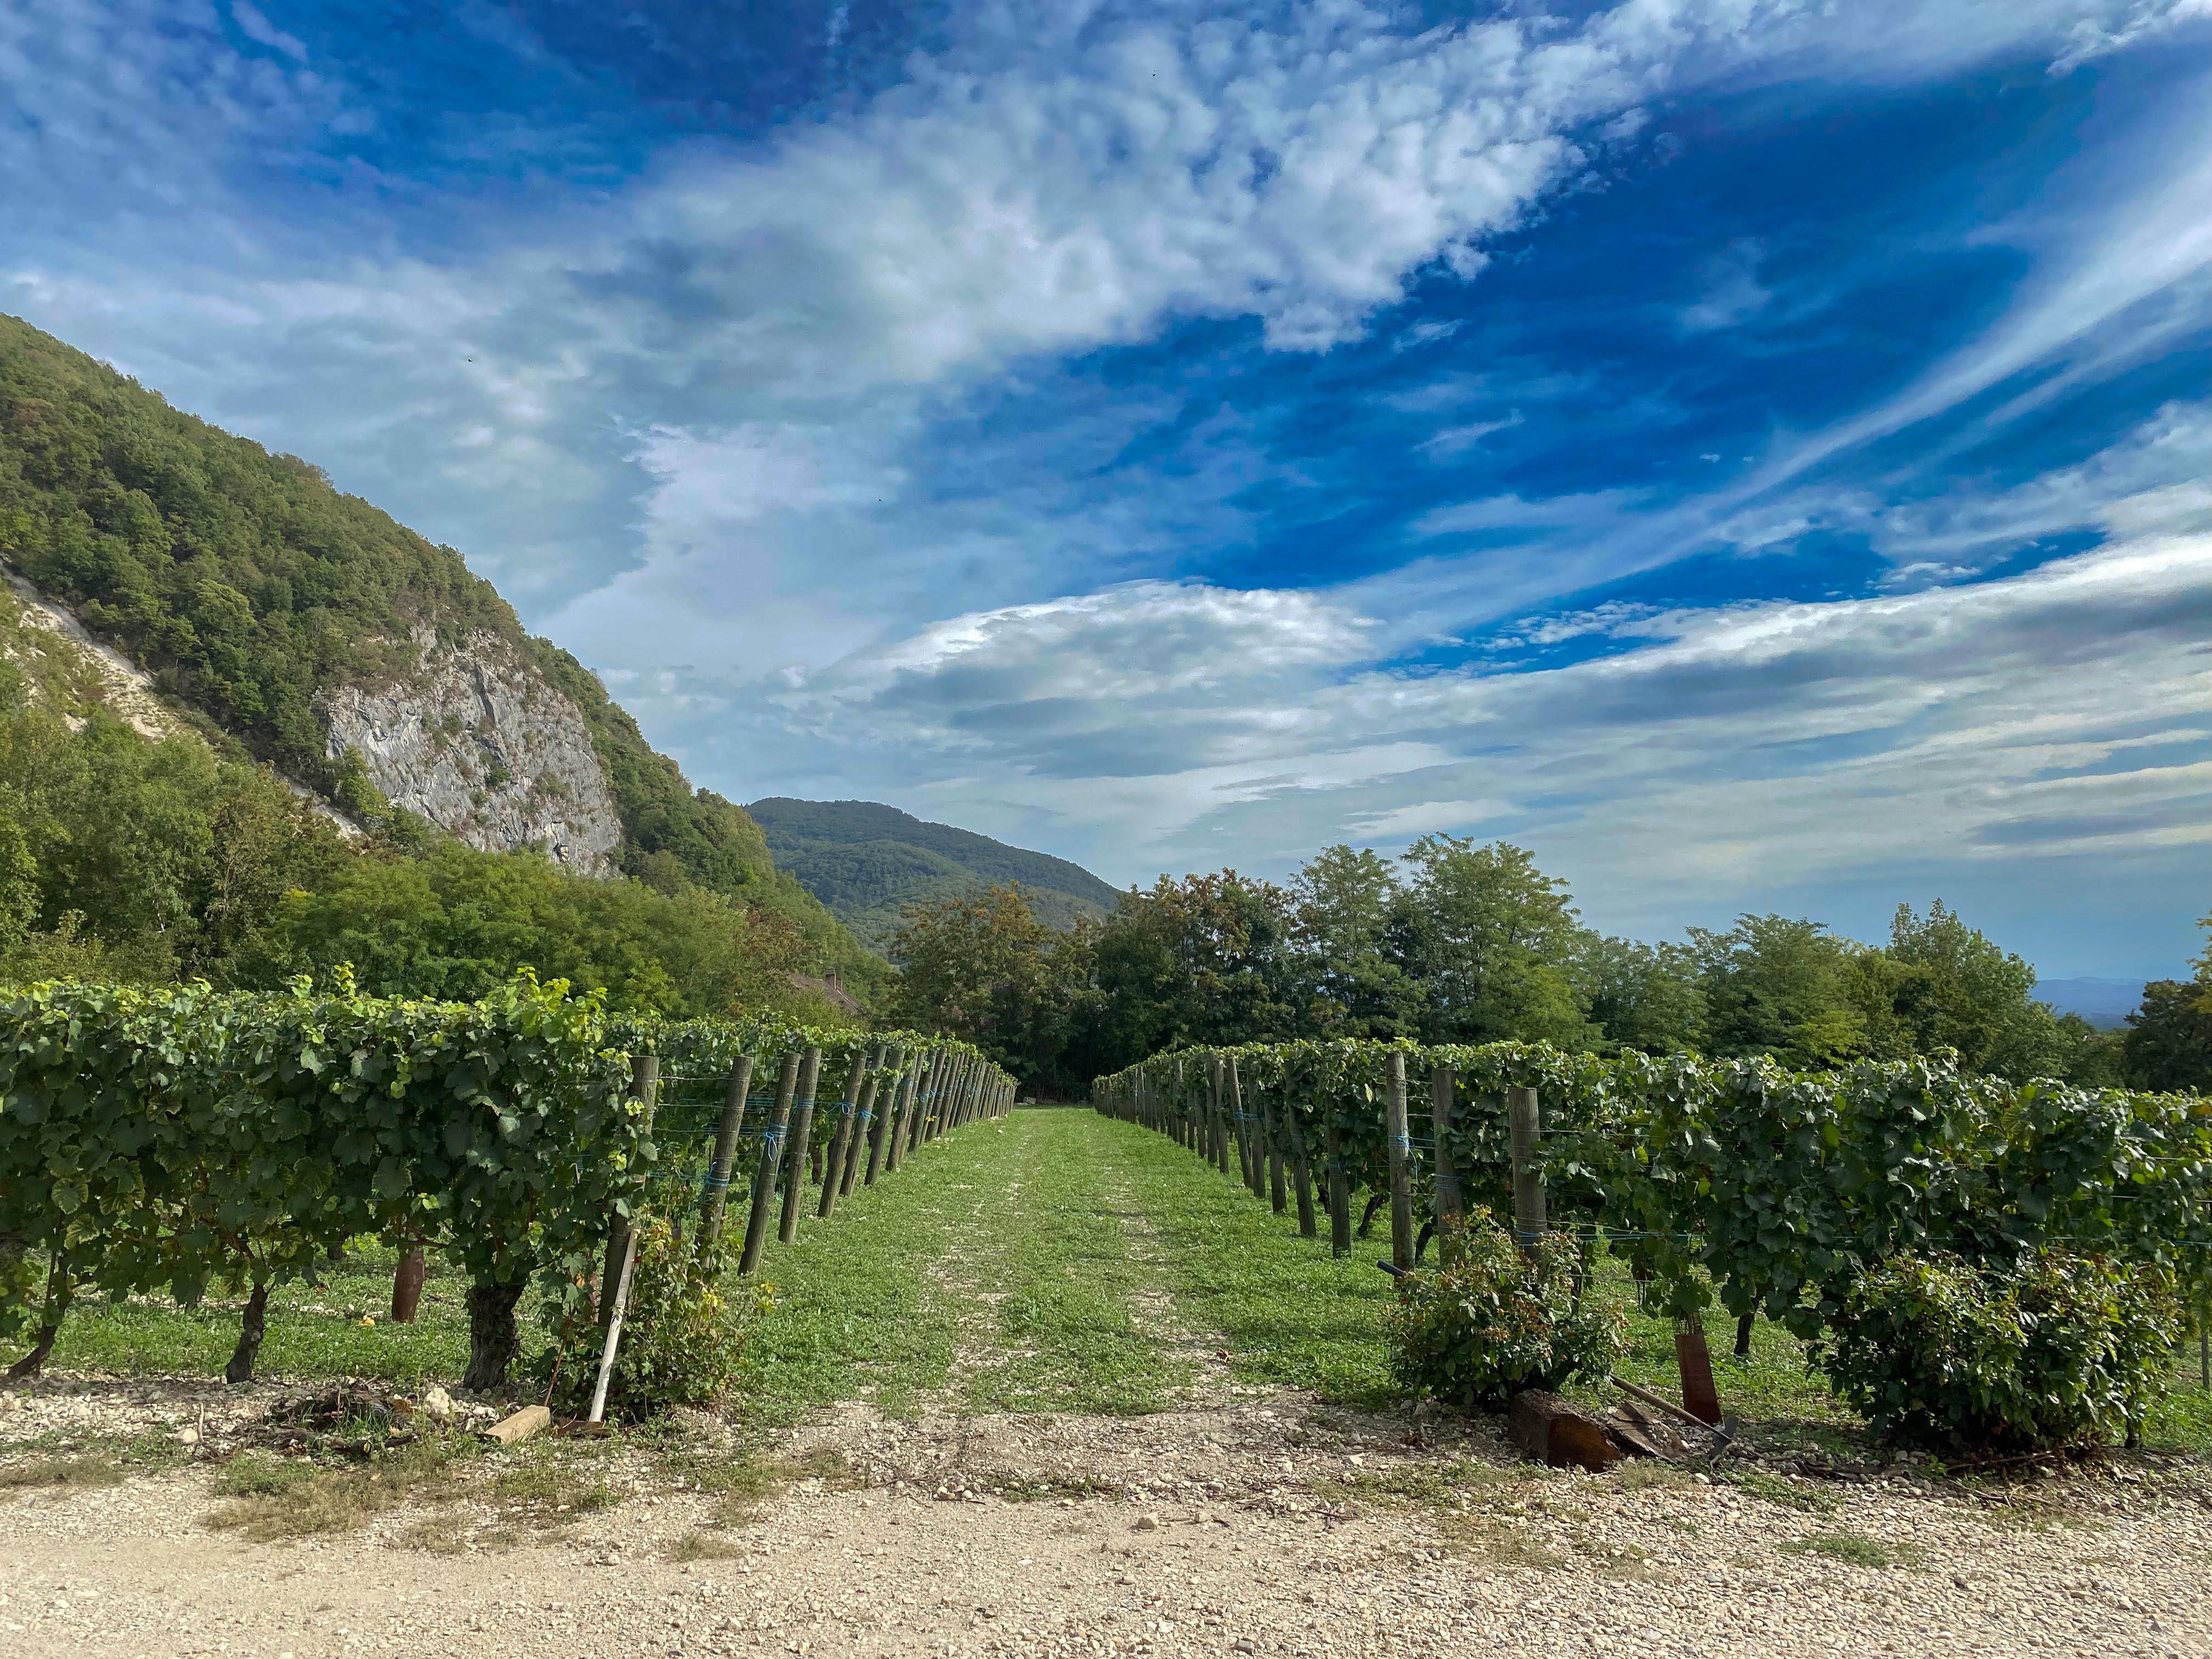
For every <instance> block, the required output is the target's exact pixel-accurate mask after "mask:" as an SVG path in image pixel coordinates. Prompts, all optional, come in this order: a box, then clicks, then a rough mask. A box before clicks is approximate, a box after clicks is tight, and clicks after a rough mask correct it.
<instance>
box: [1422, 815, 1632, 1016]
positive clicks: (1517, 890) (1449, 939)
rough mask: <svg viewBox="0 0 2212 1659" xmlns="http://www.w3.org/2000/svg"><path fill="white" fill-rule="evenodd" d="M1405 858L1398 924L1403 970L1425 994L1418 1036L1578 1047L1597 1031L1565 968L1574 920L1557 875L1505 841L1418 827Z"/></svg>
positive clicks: (1573, 946) (1575, 942) (1573, 947)
mask: <svg viewBox="0 0 2212 1659" xmlns="http://www.w3.org/2000/svg"><path fill="white" fill-rule="evenodd" d="M1404 861H1405V863H1406V865H1407V866H1408V868H1409V870H1410V871H1411V876H1410V878H1409V879H1408V880H1407V883H1406V884H1405V887H1404V890H1403V892H1402V896H1401V900H1400V903H1399V910H1398V921H1397V927H1396V931H1397V937H1398V939H1399V940H1400V941H1401V943H1400V946H1399V948H1400V951H1401V961H1402V962H1403V963H1404V964H1405V969H1406V972H1407V974H1408V975H1410V976H1411V977H1412V978H1413V979H1415V980H1418V981H1419V982H1420V983H1421V985H1422V987H1423V989H1424V991H1425V993H1426V997H1425V1006H1424V1008H1423V1011H1422V1012H1421V1015H1420V1035H1421V1036H1422V1038H1423V1040H1424V1041H1425V1042H1498V1041H1501V1040H1503V1039H1504V1038H1508V1037H1518V1038H1522V1039H1524V1040H1527V1041H1531V1042H1533V1041H1538V1040H1541V1041H1545V1042H1556V1043H1558V1044H1559V1045H1560V1046H1561V1047H1563V1048H1586V1047H1588V1046H1589V1045H1590V1044H1591V1043H1592V1042H1594V1041H1595V1040H1596V1039H1597V1036H1598V1033H1597V1032H1596V1030H1595V1029H1594V1028H1593V1027H1592V1026H1591V1025H1590V1024H1589V1022H1588V1021H1587V1020H1585V1019H1584V1018H1583V1014H1582V1010H1581V1008H1580V1006H1579V1004H1578V1000H1577V997H1576V995H1575V991H1574V984H1573V981H1572V977H1571V972H1570V969H1569V963H1570V962H1571V959H1572V958H1573V957H1574V955H1575V952H1576V951H1577V947H1578V946H1579V945H1580V943H1581V938H1582V929H1581V928H1580V927H1578V926H1577V923H1576V921H1575V910H1574V907H1573V906H1572V905H1571V904H1570V903H1569V902H1568V900H1567V895H1566V891H1565V887H1566V884H1565V882H1562V881H1559V880H1555V879H1554V878H1552V877H1549V876H1547V875H1545V874H1544V873H1543V872H1541V871H1540V870H1538V869H1537V868H1536V860H1535V858H1534V855H1533V854H1530V853H1528V852H1527V851H1526V850H1524V849H1523V848H1518V847H1513V846H1509V845H1508V844H1507V843H1505V842H1497V843H1495V844H1494V845H1492V846H1489V847H1478V846H1476V845H1475V844H1474V842H1471V841H1468V840H1465V839H1462V837H1460V836H1448V835H1431V836H1422V837H1421V838H1420V839H1419V841H1417V842H1414V843H1413V846H1412V848H1410V849H1408V850H1407V854H1406V855H1405V860H1404Z"/></svg>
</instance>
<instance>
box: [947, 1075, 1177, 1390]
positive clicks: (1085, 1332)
mask: <svg viewBox="0 0 2212 1659" xmlns="http://www.w3.org/2000/svg"><path fill="white" fill-rule="evenodd" d="M1017 1117H1018V1121H1015V1122H1013V1123H1011V1124H1008V1125H1003V1126H999V1125H994V1126H990V1127H986V1128H985V1129H983V1131H982V1132H981V1133H978V1134H976V1135H975V1137H974V1138H973V1139H972V1140H971V1142H970V1144H969V1146H970V1149H971V1150H972V1151H973V1152H974V1154H975V1162H974V1164H973V1165H972V1166H971V1173H970V1176H969V1182H968V1183H966V1184H967V1185H968V1188H969V1190H968V1192H967V1193H966V1194H964V1196H966V1197H968V1198H969V1199H971V1200H973V1202H972V1205H971V1207H970V1210H969V1220H968V1223H967V1225H964V1226H963V1228H962V1229H961V1236H962V1245H961V1249H960V1251H959V1253H958V1255H957V1256H955V1257H954V1258H952V1259H951V1261H947V1262H945V1264H943V1267H944V1271H945V1273H946V1275H947V1277H948V1278H949V1279H951V1282H952V1283H953V1285H955V1286H957V1289H958V1290H959V1291H960V1292H961V1294H962V1295H963V1296H964V1297H967V1298H969V1299H970V1301H971V1304H981V1306H983V1307H986V1308H993V1309H994V1310H995V1316H996V1317H995V1325H996V1328H995V1330H994V1331H992V1332H991V1333H990V1334H991V1335H992V1336H993V1337H994V1339H995V1345H994V1346H995V1351H994V1352H987V1354H986V1355H985V1356H984V1357H982V1358H981V1359H980V1362H979V1363H975V1364H974V1366H973V1369H972V1370H971V1371H970V1372H969V1376H967V1378H966V1380H965V1384H964V1386H963V1389H962V1395H963V1402H962V1403H963V1405H964V1406H965V1407H966V1408H967V1409H969V1410H971V1411H977V1412H988V1411H1066V1412H1098V1413H1136V1412H1148V1411H1156V1410H1158V1409H1159V1408H1160V1407H1164V1406H1165V1405H1167V1404H1168V1403H1169V1402H1170V1401H1171V1400H1172V1399H1173V1398H1174V1397H1175V1396H1176V1394H1177V1393H1178V1392H1179V1391H1180V1390H1182V1389H1183V1388H1184V1387H1185V1386H1186V1385H1187V1384H1188V1382H1189V1381H1190V1378H1191V1374H1192V1372H1193V1370H1194V1367H1193V1366H1192V1364H1191V1363H1190V1362H1189V1361H1188V1359H1185V1358H1179V1357H1177V1356H1176V1354H1175V1353H1174V1352H1172V1351H1171V1349H1170V1346H1169V1342H1168V1340H1167V1334H1166V1333H1164V1332H1162V1331H1158V1330H1155V1331H1151V1332H1147V1331H1146V1330H1144V1329H1142V1328H1140V1327H1139V1322H1138V1314H1137V1309H1136V1304H1135V1298H1137V1297H1139V1296H1140V1295H1141V1294H1142V1293H1143V1292H1144V1291H1147V1290H1149V1289H1151V1288H1152V1287H1153V1285H1154V1284H1155V1281H1156V1279H1157V1277H1158V1275H1157V1272H1156V1270H1155V1269H1154V1268H1153V1267H1152V1265H1151V1264H1149V1263H1146V1262H1143V1261H1138V1260H1136V1259H1134V1258H1133V1256H1132V1255H1131V1253H1130V1247H1129V1238H1128V1235H1127V1230H1126V1226H1125V1212H1126V1210H1127V1206H1126V1204H1125V1202H1124V1200H1122V1199H1121V1195H1120V1194H1121V1182H1122V1180H1123V1178H1124V1177H1123V1164H1125V1162H1126V1161H1127V1160H1126V1158H1125V1156H1124V1154H1125V1153H1126V1152H1131V1151H1143V1150H1146V1149H1143V1148H1130V1147H1127V1146H1126V1145H1124V1144H1122V1143H1121V1140H1120V1139H1119V1138H1117V1137H1115V1136H1112V1135H1110V1134H1109V1133H1104V1132H1105V1131H1107V1130H1108V1129H1109V1120H1107V1119H1104V1118H1101V1117H1099V1116H1098V1115H1097V1114H1095V1113H1091V1112H1068V1111H1055V1112H1028V1113H1020V1114H1018V1115H1017ZM1113 1127H1118V1126H1113Z"/></svg>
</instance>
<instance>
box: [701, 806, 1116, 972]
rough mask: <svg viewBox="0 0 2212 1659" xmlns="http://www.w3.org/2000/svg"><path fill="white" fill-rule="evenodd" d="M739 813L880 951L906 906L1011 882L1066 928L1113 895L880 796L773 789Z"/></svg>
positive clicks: (1074, 873)
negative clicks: (816, 796)
mask: <svg viewBox="0 0 2212 1659" xmlns="http://www.w3.org/2000/svg"><path fill="white" fill-rule="evenodd" d="M745 810H746V811H747V812H748V813H749V814H750V816H751V817H752V819H753V821H754V822H755V823H758V824H759V825H760V827H761V829H762V831H763V834H765V835H766V836H768V842H769V851H770V852H771V853H772V854H774V856H775V861H776V863H777V865H778V866H779V867H780V868H782V869H786V870H788V871H790V872H791V873H792V874H793V875H794V876H795V877H797V878H799V881H800V882H801V883H802V884H804V885H805V887H806V889H807V890H808V891H810V892H811V893H812V894H813V895H814V896H816V897H817V898H818V899H820V900H821V901H822V902H823V904H825V905H827V906H828V907H829V910H830V911H831V913H832V914H833V915H836V917H837V918H838V919H839V920H840V921H842V922H844V924H845V925H846V926H847V927H850V928H851V929H852V930H853V931H854V933H856V934H858V935H859V936H860V938H861V939H865V940H866V941H867V942H868V943H870V944H872V945H875V946H876V947H877V948H878V949H881V948H883V946H884V945H885V944H886V943H887V942H888V941H889V939H890V935H891V934H892V933H893V932H894V931H896V928H897V927H898V924H899V915H900V912H901V911H902V909H903V908H905V907H906V906H907V905H909V904H914V903H919V902H926V901H930V900H935V899H944V898H951V897H956V896H958V895H960V894H962V893H964V892H967V891H969V890H970V889H972V888H975V887H987V886H994V885H996V884H1000V883H1004V882H1010V881H1011V882H1018V883H1020V884H1021V888H1022V891H1023V893H1024V895H1025V896H1027V897H1028V899H1029V902H1030V908H1032V909H1034V910H1035V911H1036V915H1037V916H1038V918H1039V919H1040V920H1041V921H1045V922H1047V923H1048V924H1050V925H1051V926H1053V927H1069V926H1071V925H1073V922H1074V920H1075V918H1076V917H1077V916H1079V915H1088V916H1091V917H1098V916H1103V915H1105V914H1106V913H1107V912H1108V911H1109V910H1111V909H1112V908H1114V905H1115V900H1116V899H1117V898H1118V897H1119V895H1118V894H1117V893H1116V892H1115V890H1114V889H1113V888H1111V887H1109V886H1108V885H1107V884H1105V883H1104V882H1103V881H1101V880H1100V879H1099V878H1097V877H1096V876H1094V875H1092V874H1091V872H1089V871H1088V870H1086V869H1085V868H1084V867H1083V866H1081V865H1079V864H1072V863H1070V862H1069V861H1068V860H1066V859H1058V858H1054V857H1053V856H1052V855H1051V854H1048V853H1033V852H1030V851H1029V850H1027V849H1026V848H1019V847H1009V846H1007V845H1006V843H1005V842H1000V841H994V840H992V839H991V838H990V837H989V836H979V835H977V834H976V833H975V831H973V830H972V829H956V828H954V827H953V826H952V825H951V824H949V823H928V822H927V821H925V820H923V819H921V818H918V817H915V816H914V815H913V814H912V813H911V812H903V811H900V810H899V809H898V808H897V807H896V806H886V805H884V804H883V803H882V802H880V801H869V800H830V801H823V800H793V799H789V798H787V797H782V796H773V797H770V798H769V799H766V800H757V801H755V802H754V803H753V804H752V805H750V806H749V807H747V808H746V809H745Z"/></svg>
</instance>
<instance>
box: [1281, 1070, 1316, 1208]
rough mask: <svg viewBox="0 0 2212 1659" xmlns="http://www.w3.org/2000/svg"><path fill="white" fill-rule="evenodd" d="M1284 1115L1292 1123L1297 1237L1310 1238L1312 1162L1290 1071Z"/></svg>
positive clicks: (1285, 1079)
mask: <svg viewBox="0 0 2212 1659" xmlns="http://www.w3.org/2000/svg"><path fill="white" fill-rule="evenodd" d="M1283 1112H1284V1115H1285V1116H1287V1117H1288V1118H1289V1119H1290V1122H1291V1166H1292V1168H1291V1176H1292V1178H1293V1179H1294V1180H1295V1181H1296V1182H1297V1187H1298V1237H1301V1238H1311V1237H1314V1236H1315V1229H1314V1195H1313V1158H1312V1157H1311V1155H1310V1152H1308V1150H1307V1147H1306V1125H1305V1120H1304V1118H1303V1117H1301V1116H1300V1115H1298V1108H1297V1101H1296V1099H1295V1097H1293V1096H1292V1095H1291V1073H1290V1067H1289V1066H1287V1065H1285V1066H1284V1068H1283Z"/></svg>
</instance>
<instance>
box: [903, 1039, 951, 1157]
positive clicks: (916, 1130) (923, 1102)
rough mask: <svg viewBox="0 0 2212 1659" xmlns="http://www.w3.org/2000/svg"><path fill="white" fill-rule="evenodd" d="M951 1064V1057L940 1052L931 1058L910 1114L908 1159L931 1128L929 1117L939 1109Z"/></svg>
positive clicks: (907, 1135) (907, 1133)
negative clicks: (946, 1074)
mask: <svg viewBox="0 0 2212 1659" xmlns="http://www.w3.org/2000/svg"><path fill="white" fill-rule="evenodd" d="M950 1065H951V1059H950V1057H949V1056H947V1055H946V1054H945V1053H944V1052H943V1051H941V1050H940V1051H939V1053H937V1054H932V1055H931V1056H930V1060H929V1069H928V1070H927V1071H926V1072H924V1073H922V1074H921V1092H920V1093H919V1094H917V1095H915V1097H914V1110H913V1111H912V1112H910V1113H909V1114H908V1122H907V1130H906V1150H907V1155H908V1157H912V1156H913V1154H914V1149H915V1147H916V1146H920V1145H921V1141H922V1137H923V1135H924V1134H925V1133H927V1130H928V1128H929V1115H930V1114H931V1113H932V1112H933V1111H935V1110H936V1109H937V1097H938V1096H939V1094H940V1093H941V1092H943V1090H944V1087H945V1083H944V1079H945V1068H946V1067H947V1066H950Z"/></svg>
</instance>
